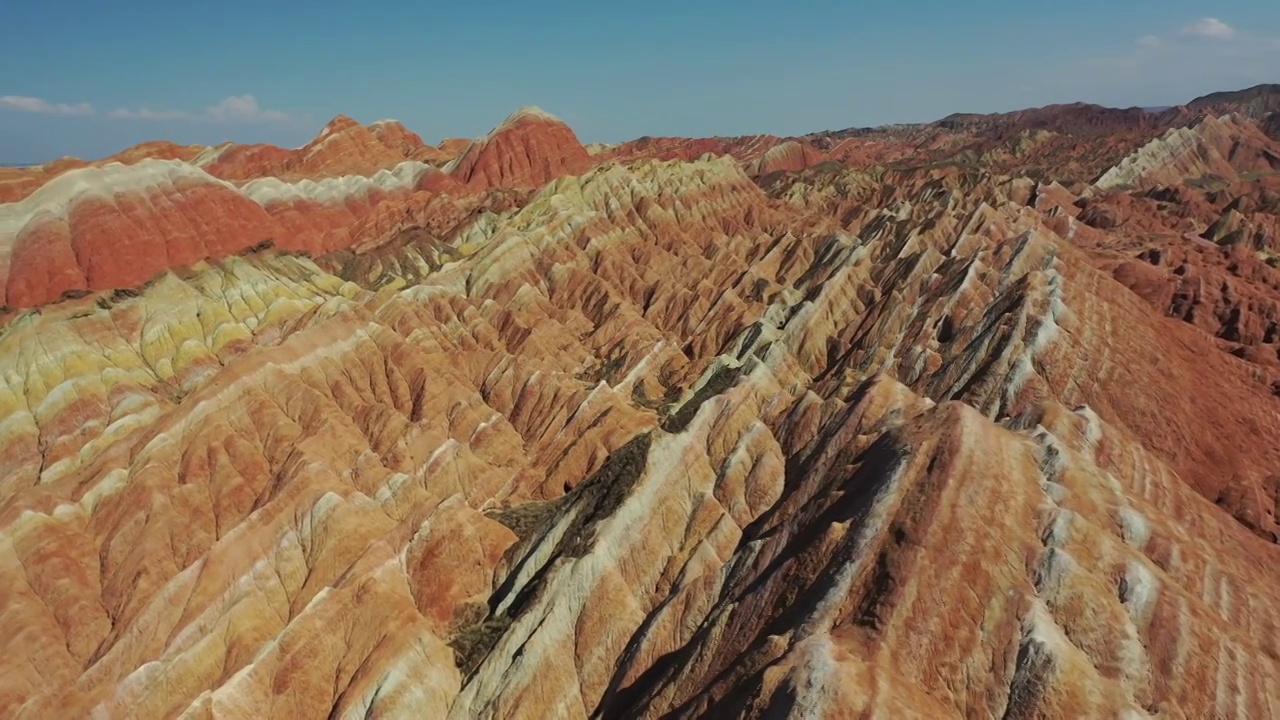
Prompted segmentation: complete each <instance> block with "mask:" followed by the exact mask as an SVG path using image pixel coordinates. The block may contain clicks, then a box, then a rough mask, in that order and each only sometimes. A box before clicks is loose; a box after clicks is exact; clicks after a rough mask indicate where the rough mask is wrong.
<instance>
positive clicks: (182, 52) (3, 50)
mask: <svg viewBox="0 0 1280 720" xmlns="http://www.w3.org/2000/svg"><path fill="white" fill-rule="evenodd" d="M1259 82H1280V2H1276V0H1235V1H1232V0H1217V1H1216V2H1185V1H1183V0H1159V1H1156V0H1129V1H1127V2H1122V3H1116V2H1110V1H1109V2H1103V1H1099V0H1077V1H1076V2H1069V3H1029V2H1026V1H1025V0H1020V1H1018V2H1009V1H1004V0H977V1H976V2H968V3H957V2H954V0H950V1H946V2H944V1H940V0H915V1H914V2H905V1H904V0H894V1H892V2H883V1H880V0H866V1H864V2H857V3H855V2H849V1H848V0H844V1H843V2H836V1H831V2H804V1H803V0H794V1H793V2H790V3H782V2H777V1H776V0H769V1H767V2H765V1H760V0H737V2H732V3H727V2H726V3H717V4H716V5H715V6H712V4H711V3H709V2H696V1H695V0H680V1H671V0H649V1H648V2H645V3H642V4H614V3H606V2H600V1H599V0H592V1H590V2H585V1H579V0H560V1H554V0H553V1H552V2H514V1H511V0H507V1H500V2H483V1H478V2H472V3H458V2H449V3H436V2H418V3H411V2H402V3H391V2H377V1H376V0H368V1H366V2H360V3H354V2H351V1H350V0H342V1H341V2H333V1H331V0H308V2H296V1H294V0H279V1H275V2H270V1H268V0H257V1H256V2H244V1H242V0H228V1H226V2H220V3H187V2H174V0H163V1H160V0H130V1H129V2H103V1H102V0H4V3H3V8H2V9H0V162H39V161H43V160H48V159H51V158H53V157H57V156H61V155H76V156H81V157H100V156H103V155H107V154H110V153H112V152H115V151H117V150H119V149H121V148H123V147H127V146H128V145H131V144H134V143H137V142H140V141H142V140H147V139H157V138H163V139H170V140H175V141H179V142H192V143H214V142H219V141H222V140H236V141H240V142H273V143H277V144H282V145H285V146H290V147H292V146H297V145H300V144H302V143H303V142H305V141H306V140H307V139H308V138H309V137H311V136H312V135H314V134H315V133H316V132H317V131H318V129H319V128H320V127H321V126H322V125H323V124H324V122H325V121H326V120H328V119H329V118H330V117H332V116H333V115H335V114H338V113H345V114H348V115H351V116H352V117H355V118H356V119H357V120H361V121H363V122H370V121H373V120H377V119H381V118H385V117H393V118H398V119H400V120H402V121H404V122H405V123H406V124H407V125H408V126H409V127H410V128H411V129H413V130H415V131H417V132H418V133H420V134H421V135H422V136H423V137H424V138H425V139H427V140H428V141H432V142H435V141H438V140H440V139H441V138H444V137H449V136H464V137H471V136H475V135H479V134H482V133H484V132H486V131H487V130H488V129H489V128H490V127H492V126H493V125H495V124H496V123H498V122H499V121H501V120H502V118H503V117H505V116H506V115H507V114H508V113H509V112H510V111H511V110H513V109H515V108H516V107H518V106H520V105H526V104H533V105H538V106H540V107H542V108H543V109H544V110H547V111H549V112H552V113H554V114H556V115H559V116H560V117H562V118H563V119H565V120H566V121H567V122H568V123H569V124H570V125H571V126H572V127H573V128H574V129H575V130H576V131H577V133H578V135H579V136H580V137H581V138H582V139H583V140H584V141H585V142H592V141H617V140H624V139H629V138H634V137H638V136H641V135H690V136H705V135H735V134H746V133H763V132H769V133H776V134H780V135H787V134H800V133H805V132H809V131H813V130H820V129H839V128H844V127H850V126H855V125H859V126H861V125H876V124H881V123H887V122H913V121H925V120H933V119H937V118H939V117H942V116H944V115H947V114H949V113H951V112H959V111H964V112H994V111H1002V110H1011V109H1017V108H1022V107H1030V106H1037V105H1044V104H1047V103H1053V102H1069V101H1074V100H1085V101H1091V102H1098V103H1102V104H1108V105H1121V106H1129V105H1165V104H1172V103H1176V102H1180V101H1185V100H1189V99H1191V98H1192V97H1195V96H1197V95H1200V94H1203V93H1205V92H1209V91H1213V90H1220V89H1235V88H1239V87H1246V86H1249V85H1253V84H1256V83H1259Z"/></svg>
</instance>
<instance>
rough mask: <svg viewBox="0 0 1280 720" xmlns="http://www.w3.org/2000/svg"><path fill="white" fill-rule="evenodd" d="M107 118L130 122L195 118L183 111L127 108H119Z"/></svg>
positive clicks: (108, 114)
mask: <svg viewBox="0 0 1280 720" xmlns="http://www.w3.org/2000/svg"><path fill="white" fill-rule="evenodd" d="M107 117H113V118H122V119H128V120H191V119H193V118H194V117H195V116H193V115H192V114H191V113H188V112H183V111H181V110H151V109H149V108H138V109H137V110H128V109H125V108H117V109H115V110H112V111H111V112H109V113H107Z"/></svg>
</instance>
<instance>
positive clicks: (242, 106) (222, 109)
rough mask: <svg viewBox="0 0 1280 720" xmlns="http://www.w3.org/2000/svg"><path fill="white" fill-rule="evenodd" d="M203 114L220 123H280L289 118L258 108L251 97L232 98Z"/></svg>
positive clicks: (277, 112)
mask: <svg viewBox="0 0 1280 720" xmlns="http://www.w3.org/2000/svg"><path fill="white" fill-rule="evenodd" d="M205 114H206V115H208V116H209V117H210V118H212V119H214V120H219V121H222V122H261V121H264V120H266V121H270V122H281V121H284V120H288V119H289V116H288V115H286V114H284V113H282V112H280V111H279V110H266V109H263V108H261V107H259V106H258V101H257V99H255V98H254V97H253V96H252V95H240V96H238V97H236V96H232V97H229V98H227V99H226V100H223V101H222V102H220V103H218V104H217V105H214V106H212V107H209V108H205Z"/></svg>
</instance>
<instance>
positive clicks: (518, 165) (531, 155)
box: [446, 108, 593, 189]
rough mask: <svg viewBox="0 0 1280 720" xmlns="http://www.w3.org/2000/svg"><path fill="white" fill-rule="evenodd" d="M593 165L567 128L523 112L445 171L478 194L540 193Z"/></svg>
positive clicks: (534, 112)
mask: <svg viewBox="0 0 1280 720" xmlns="http://www.w3.org/2000/svg"><path fill="white" fill-rule="evenodd" d="M592 164H593V162H592V159H591V157H590V155H589V154H588V153H587V149H586V148H585V147H583V146H582V143H580V142H578V137H577V136H576V135H574V134H573V131H572V130H570V129H569V126H568V125H565V124H564V123H563V122H561V121H560V120H559V119H558V118H555V117H553V116H551V115H548V114H547V113H544V112H542V111H541V110H539V109H537V108H521V109H520V110H517V111H516V112H515V113H513V114H512V115H511V116H510V117H508V118H507V119H506V120H505V121H504V122H503V123H502V124H501V125H499V126H498V127H496V128H494V129H493V130H492V131H491V132H490V133H489V134H488V135H486V136H484V137H482V138H480V139H479V140H476V141H475V142H472V143H471V144H470V145H469V146H467V149H466V150H464V151H463V152H462V154H461V155H459V156H458V158H457V159H456V160H454V161H453V162H452V163H450V164H449V165H448V166H447V167H446V170H447V171H448V172H449V173H450V174H451V175H453V176H454V177H455V178H457V179H458V180H459V181H460V182H462V183H465V184H467V185H469V186H471V187H474V188H478V189H487V188H493V187H505V188H536V187H539V186H541V185H543V184H545V183H547V182H548V181H550V180H553V179H555V178H557V177H561V176H564V175H576V174H578V173H581V172H584V171H586V170H587V168H589V167H591V165H592Z"/></svg>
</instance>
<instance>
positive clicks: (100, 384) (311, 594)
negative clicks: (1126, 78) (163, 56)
mask: <svg viewBox="0 0 1280 720" xmlns="http://www.w3.org/2000/svg"><path fill="white" fill-rule="evenodd" d="M1250 98H1251V99H1250V102H1251V103H1253V104H1254V105H1256V104H1257V102H1258V101H1257V98H1256V97H1254V96H1253V95H1251V96H1250ZM1223 102H1226V101H1215V103H1214V104H1213V105H1212V107H1211V108H1210V110H1207V111H1197V110H1195V109H1194V108H1193V107H1192V106H1191V105H1189V106H1186V107H1183V108H1179V109H1175V110H1172V111H1168V112H1166V113H1164V114H1162V115H1160V116H1159V117H1157V118H1148V117H1145V116H1136V115H1132V114H1126V113H1127V111H1109V110H1107V109H1104V108H1092V106H1061V107H1058V108H1045V109H1041V110H1036V111H1025V112H1024V113H1021V114H1010V115H1004V116H953V117H952V118H949V119H946V120H944V121H940V122H939V123H935V124H932V125H930V126H900V127H895V128H885V129H878V130H874V131H865V132H864V131H840V132H836V133H815V134H813V135H810V136H806V137H804V138H777V137H773V136H766V135H759V136H750V137H743V138H710V139H685V138H642V139H640V140H636V141H631V142H627V143H619V144H616V145H610V146H591V147H590V148H588V147H587V146H584V145H583V144H582V143H581V142H580V141H579V139H578V137H577V136H576V135H575V134H574V133H573V131H572V130H571V129H569V128H568V126H567V125H565V124H564V123H563V122H561V121H559V120H557V119H556V118H555V117H553V116H551V115H549V114H548V113H545V112H543V111H541V110H538V109H536V108H523V109H521V110H519V111H517V112H516V113H515V114H513V115H512V116H511V117H509V118H508V119H507V120H506V121H504V122H502V123H500V124H499V125H497V126H496V127H495V128H494V130H493V131H491V132H490V133H488V134H487V135H485V136H483V137H481V138H478V139H476V140H474V141H468V142H465V143H463V142H455V141H449V142H446V143H441V145H440V146H431V145H427V144H425V143H424V142H423V141H422V140H421V138H420V137H419V136H417V135H415V134H413V133H412V132H411V131H409V130H407V129H406V128H404V127H403V126H402V125H399V124H398V123H391V122H387V123H381V124H380V123H373V124H371V125H362V124H360V123H358V122H356V121H355V120H352V119H350V118H345V117H340V118H336V119H335V120H334V121H332V122H331V123H330V124H329V125H328V126H326V128H325V129H324V130H323V131H322V133H321V136H320V137H318V138H317V139H316V140H314V141H312V142H311V143H309V144H308V145H307V146H304V148H300V149H296V150H288V149H282V148H273V147H271V146H215V147H213V148H198V147H183V146H173V145H169V144H165V143H153V144H149V145H148V146H146V147H141V146H140V149H132V150H131V151H128V152H126V153H122V154H121V156H119V157H115V158H112V159H108V161H106V162H82V161H75V162H72V161H66V162H61V163H60V164H58V166H57V167H53V166H46V167H42V168H35V169H27V170H23V171H18V170H14V171H12V172H11V173H9V175H6V176H0V188H3V189H4V191H5V192H11V193H12V195H9V196H6V198H7V199H11V200H12V201H11V202H8V203H6V204H4V205H0V280H3V292H4V298H3V301H4V304H5V306H6V307H5V311H4V314H3V316H2V317H3V325H0V429H2V430H0V580H2V581H3V586H4V587H5V588H6V591H5V594H4V602H3V603H0V669H2V670H3V672H0V716H3V717H22V718H48V717H138V718H172V717H190V718H241V717H284V718H305V717H430V718H476V717H480V718H544V717H545V718H615V717H622V718H628V717H636V718H659V717H663V718H666V717H760V718H764V717H795V718H800V717H806V718H807V717H823V718H894V719H896V718H928V719H934V718H1126V719H1127V718H1161V719H1164V718H1185V719H1193V718H1196V719H1198V718H1214V717H1222V718H1228V717H1230V718H1236V717H1240V718H1263V719H1265V718H1273V717H1277V716H1278V715H1280V632H1278V630H1280V600H1278V599H1277V596H1276V593H1275V588H1276V587H1278V586H1280V562H1278V561H1280V549H1277V547H1276V542H1277V538H1278V532H1280V528H1278V527H1277V522H1276V514H1277V504H1278V503H1280V480H1278V477H1280V474H1277V473H1276V470H1275V468H1276V467H1278V466H1280V443H1277V442H1276V441H1277V439H1280V397H1277V394H1278V393H1280V356H1278V355H1277V348H1278V347H1280V329H1277V328H1278V326H1277V323H1280V270H1277V269H1276V266H1277V265H1280V260H1275V258H1280V236H1277V230H1278V229H1280V199H1278V198H1280V181H1277V179H1276V176H1275V175H1274V172H1275V170H1277V169H1280V165H1277V164H1275V163H1274V159H1275V158H1277V157H1280V154H1277V153H1278V151H1280V147H1278V146H1277V143H1276V141H1275V140H1273V139H1272V138H1271V137H1270V136H1268V134H1267V133H1268V132H1269V126H1268V125H1267V124H1266V123H1267V122H1269V116H1265V115H1263V116H1261V117H1255V116H1256V115H1258V113H1253V114H1250V113H1248V112H1238V111H1237V109H1236V108H1234V107H1231V106H1227V105H1223V104H1222V103H1223ZM1193 105H1194V103H1193ZM1250 107H1253V105H1250ZM1112 113H1116V114H1112Z"/></svg>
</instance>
